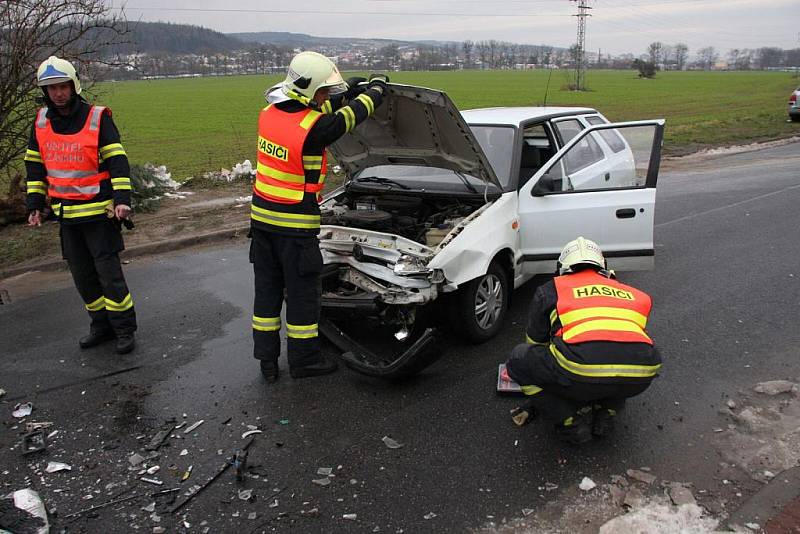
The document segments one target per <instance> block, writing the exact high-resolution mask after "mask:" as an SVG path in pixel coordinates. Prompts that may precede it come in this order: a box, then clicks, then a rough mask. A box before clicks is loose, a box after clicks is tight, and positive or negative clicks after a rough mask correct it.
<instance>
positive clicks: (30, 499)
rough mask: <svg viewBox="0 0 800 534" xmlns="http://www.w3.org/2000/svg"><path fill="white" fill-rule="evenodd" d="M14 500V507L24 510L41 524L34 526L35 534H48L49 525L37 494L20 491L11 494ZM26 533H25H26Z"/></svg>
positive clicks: (31, 491) (26, 489) (30, 491)
mask: <svg viewBox="0 0 800 534" xmlns="http://www.w3.org/2000/svg"><path fill="white" fill-rule="evenodd" d="M12 496H13V499H14V507H16V508H19V509H20V510H24V511H26V512H27V513H29V514H30V515H32V516H34V517H38V518H39V519H40V520H41V521H42V523H41V524H40V525H37V526H36V529H35V530H30V532H35V533H36V534H47V533H48V532H50V524H49V523H48V521H47V510H46V509H45V507H44V502H43V501H42V499H41V497H39V494H38V493H36V492H35V491H34V490H32V489H30V488H25V489H21V490H18V491H15V492H14V493H12ZM26 532H27V531H26Z"/></svg>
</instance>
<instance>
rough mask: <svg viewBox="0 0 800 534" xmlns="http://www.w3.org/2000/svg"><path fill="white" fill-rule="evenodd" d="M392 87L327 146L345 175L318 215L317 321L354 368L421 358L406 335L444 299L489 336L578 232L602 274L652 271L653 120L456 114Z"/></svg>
mask: <svg viewBox="0 0 800 534" xmlns="http://www.w3.org/2000/svg"><path fill="white" fill-rule="evenodd" d="M389 87H390V91H389V95H388V98H387V100H386V102H385V103H384V104H383V105H382V106H380V107H379V108H378V109H377V110H376V112H375V115H373V117H371V118H370V119H368V120H367V121H365V122H364V123H363V124H361V125H359V126H358V127H357V128H356V129H355V130H354V131H353V132H351V134H349V135H346V136H345V137H343V138H342V139H340V140H339V141H338V142H337V143H335V144H334V145H333V146H332V147H331V152H332V153H333V155H334V156H335V157H336V160H337V161H338V163H339V165H340V166H341V167H342V168H343V170H344V172H345V173H346V179H345V183H344V185H343V186H342V187H340V188H339V189H337V190H335V191H333V192H332V193H331V194H330V195H329V196H327V197H326V199H325V200H324V202H323V203H322V205H321V211H322V228H321V231H320V235H319V239H320V248H321V249H322V255H323V259H324V263H325V271H324V273H323V321H322V323H321V325H320V326H321V329H322V332H323V334H324V335H325V336H326V337H328V338H329V339H331V340H332V341H333V342H334V343H335V344H337V345H338V346H339V347H340V348H342V349H343V350H345V351H346V354H345V359H347V361H348V363H349V364H351V366H353V367H355V368H357V369H358V370H360V371H362V372H366V373H368V374H373V375H379V376H389V377H392V376H405V375H408V374H413V373H415V372H418V371H419V370H420V369H422V368H424V367H425V366H426V365H428V364H430V363H431V361H433V359H435V357H436V355H435V354H426V351H425V349H426V348H430V346H431V343H432V339H433V337H434V336H433V330H431V329H428V330H425V331H424V332H422V333H418V335H416V336H415V335H411V336H409V333H410V332H412V331H413V330H414V329H413V326H414V324H415V322H416V321H417V319H418V317H419V316H420V312H422V311H424V310H429V309H431V307H432V306H433V305H435V304H440V303H441V301H442V300H443V299H447V301H448V302H447V308H446V309H447V312H446V315H448V316H450V317H451V318H452V319H453V321H452V322H453V323H454V324H456V325H457V328H458V333H459V335H460V336H461V337H463V338H466V339H468V340H470V341H472V342H481V341H485V340H488V339H490V338H491V337H493V336H494V335H495V334H497V332H498V331H499V330H500V328H501V326H502V323H503V319H504V318H505V315H506V312H507V310H508V305H509V299H510V294H511V291H512V290H513V289H514V288H516V287H518V286H520V285H521V284H523V283H525V282H526V281H527V280H529V279H530V278H532V277H533V276H535V275H537V274H550V273H553V272H554V271H555V268H556V259H557V258H558V255H559V252H560V250H561V247H562V246H563V245H564V243H566V242H568V241H570V240H572V239H574V238H575V237H576V236H578V235H583V236H585V237H587V238H589V239H592V240H594V241H596V242H598V243H599V244H600V245H601V246H602V247H603V251H604V252H605V254H606V257H607V258H608V261H609V266H610V268H613V269H617V270H637V269H648V268H652V266H653V257H654V252H653V251H654V248H653V215H654V207H655V196H656V179H657V177H658V168H659V162H660V153H661V143H662V137H663V128H664V121H663V120H650V121H637V122H628V123H619V124H609V123H608V121H607V120H606V119H605V118H604V117H603V116H602V115H601V114H600V113H598V112H597V111H595V110H593V109H589V108H559V107H539V108H537V107H519V108H491V109H477V110H470V111H464V112H459V111H458V110H457V109H456V107H455V105H454V104H453V103H452V101H451V100H450V99H449V97H448V96H447V95H446V94H445V93H443V92H441V91H436V90H431V89H425V88H420V87H412V86H403V85H396V84H391V85H390V86H389ZM353 314H356V315H363V316H366V317H371V318H373V319H375V320H377V321H379V322H380V323H381V324H383V325H388V326H391V327H393V328H394V333H395V337H396V338H397V339H398V340H401V341H403V340H406V338H408V341H407V343H408V344H409V345H410V346H409V347H407V348H405V350H403V351H402V353H401V354H400V355H399V356H397V357H392V358H389V359H386V358H377V357H375V356H374V355H373V354H371V353H369V351H367V350H366V349H364V347H362V346H360V345H359V344H358V343H357V342H356V341H355V340H353V339H352V337H351V336H348V335H347V334H345V333H344V332H343V330H342V329H340V328H339V327H338V326H336V324H335V319H336V318H337V317H342V316H350V317H352V316H353ZM331 319H333V321H331ZM427 352H428V353H429V352H431V351H430V350H429V351H427Z"/></svg>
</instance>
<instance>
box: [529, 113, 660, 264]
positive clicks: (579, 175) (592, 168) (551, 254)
mask: <svg viewBox="0 0 800 534" xmlns="http://www.w3.org/2000/svg"><path fill="white" fill-rule="evenodd" d="M663 135H664V121H663V120H650V121H636V122H625V123H616V124H603V125H596V126H592V127H590V128H587V129H585V130H582V131H581V132H580V133H579V134H578V135H576V136H575V137H574V138H573V139H571V140H570V141H569V142H568V143H567V144H566V145H565V146H564V147H563V148H562V149H561V150H559V151H558V152H557V153H556V155H555V156H553V157H552V158H551V159H550V161H548V162H547V163H546V164H545V165H544V166H542V168H541V169H539V171H537V173H536V174H535V175H534V176H533V177H532V178H531V180H529V181H528V182H527V183H526V184H525V185H524V186H523V187H522V188H521V189H520V192H519V218H520V221H519V222H520V233H519V235H520V247H519V255H518V257H517V261H518V262H520V263H521V266H522V272H523V273H529V274H540V273H548V274H549V273H553V272H555V269H556V261H557V260H558V256H559V254H560V252H561V249H562V248H563V246H564V245H565V244H566V243H567V242H569V241H571V240H573V239H575V238H576V237H578V236H581V235H582V236H584V237H586V238H588V239H591V240H593V241H595V242H597V243H598V244H599V245H600V247H601V248H602V249H603V253H604V255H605V257H606V259H607V261H608V267H609V268H610V269H617V270H620V271H625V270H627V271H630V270H647V269H652V268H653V266H654V260H653V257H654V246H653V224H654V208H655V202H656V181H657V179H658V169H659V164H660V162H661V144H662V140H663ZM609 146H615V147H616V149H615V150H616V152H614V154H611V153H609V150H608V147H609Z"/></svg>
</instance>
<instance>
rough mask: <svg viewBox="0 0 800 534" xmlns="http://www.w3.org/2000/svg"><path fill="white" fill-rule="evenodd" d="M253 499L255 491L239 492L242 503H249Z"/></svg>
mask: <svg viewBox="0 0 800 534" xmlns="http://www.w3.org/2000/svg"><path fill="white" fill-rule="evenodd" d="M252 498H253V490H251V489H246V490H241V491H240V492H239V499H240V500H242V501H249V500H250V499H252Z"/></svg>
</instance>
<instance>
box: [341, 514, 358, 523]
mask: <svg viewBox="0 0 800 534" xmlns="http://www.w3.org/2000/svg"><path fill="white" fill-rule="evenodd" d="M342 519H347V520H348V521H355V520H356V519H358V514H344V515H343V516H342Z"/></svg>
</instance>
